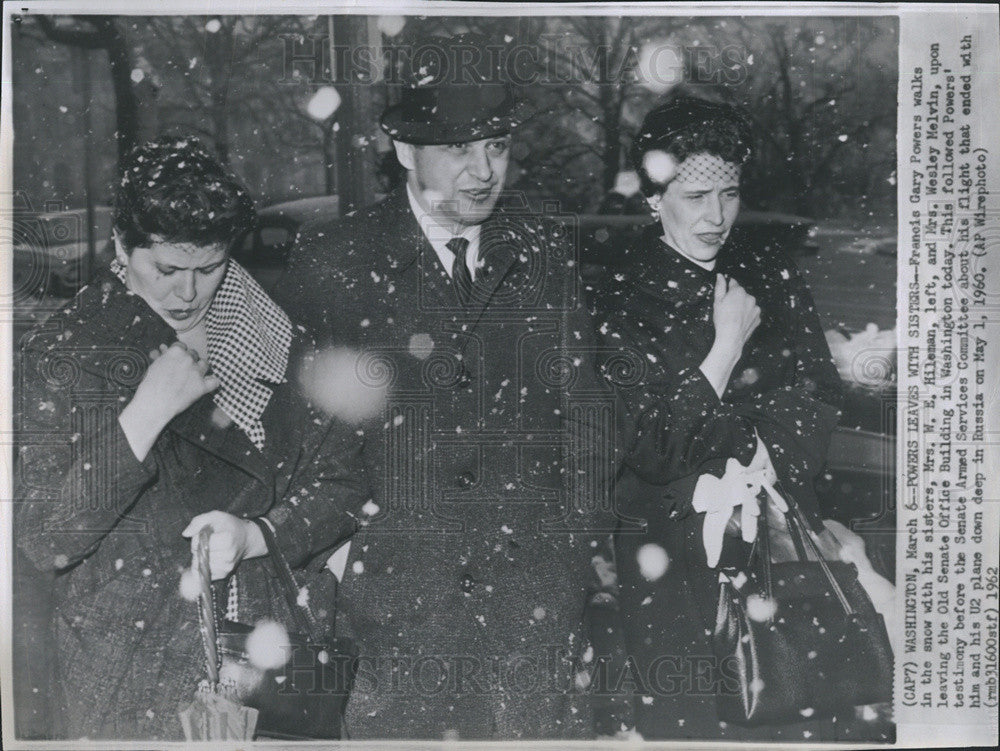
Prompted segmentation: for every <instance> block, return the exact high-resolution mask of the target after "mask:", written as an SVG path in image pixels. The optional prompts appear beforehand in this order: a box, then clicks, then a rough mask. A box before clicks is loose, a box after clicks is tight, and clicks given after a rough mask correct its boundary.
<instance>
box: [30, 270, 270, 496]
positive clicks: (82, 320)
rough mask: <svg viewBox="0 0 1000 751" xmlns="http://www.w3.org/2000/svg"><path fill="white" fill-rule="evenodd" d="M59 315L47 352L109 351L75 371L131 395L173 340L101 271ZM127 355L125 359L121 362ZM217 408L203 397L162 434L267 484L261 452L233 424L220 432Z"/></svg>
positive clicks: (146, 307)
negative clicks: (154, 358)
mask: <svg viewBox="0 0 1000 751" xmlns="http://www.w3.org/2000/svg"><path fill="white" fill-rule="evenodd" d="M59 315H60V316H61V319H62V323H63V324H64V325H63V328H62V331H61V332H60V333H59V334H57V335H56V336H55V337H54V341H53V340H52V338H51V337H46V343H47V347H46V349H47V350H48V351H49V352H53V353H55V352H57V351H59V350H62V351H78V352H86V351H88V350H89V351H93V352H113V353H114V354H113V355H109V356H105V357H78V358H74V362H79V364H80V369H81V370H83V371H85V372H87V373H88V374H90V375H92V376H95V377H97V378H100V379H102V380H105V381H108V380H110V381H111V383H112V384H114V386H115V387H117V388H119V389H122V390H123V391H125V392H127V393H128V394H129V395H130V396H131V395H133V394H134V393H135V388H136V387H137V386H138V384H139V383H140V382H141V381H142V379H143V377H144V376H145V374H146V370H147V369H148V368H149V365H150V363H151V360H150V359H149V352H151V351H153V350H156V349H157V348H158V347H159V346H160V345H161V344H166V345H167V346H170V345H171V344H173V343H174V342H175V341H177V334H176V333H175V332H174V330H173V328H171V327H170V326H169V325H168V324H167V323H166V321H164V320H163V319H162V318H160V316H158V315H157V314H156V313H155V312H154V311H153V310H152V308H150V307H149V305H147V304H146V302H145V301H144V300H143V299H142V298H141V297H140V296H139V295H134V294H131V293H130V292H128V290H127V289H126V288H125V285H123V284H122V283H121V281H120V280H119V279H118V278H117V277H116V276H115V275H114V274H113V273H112V272H111V271H110V270H109V269H100V270H99V271H98V272H97V273H96V275H95V277H94V279H93V281H92V282H91V283H90V284H89V285H87V286H86V287H85V288H84V289H83V290H81V291H80V293H79V294H78V295H77V296H76V297H75V298H74V299H73V300H72V301H71V302H70V303H69V305H67V306H66V307H65V308H63V310H62V311H61V313H60V314H59ZM49 342H51V343H49ZM126 351H127V352H128V355H127V356H126V357H125V358H121V353H123V352H126ZM116 357H117V358H119V359H118V360H115V358H116ZM125 365H127V367H124V366H125ZM217 409H218V408H217V407H216V405H215V403H214V401H213V400H212V397H211V395H206V396H204V397H202V398H201V399H199V400H198V401H197V402H195V404H193V405H192V406H191V407H189V408H188V409H187V410H185V411H184V412H183V413H181V414H180V415H178V416H177V417H175V418H174V419H173V420H171V421H170V423H169V424H168V425H167V427H166V430H168V431H170V432H172V433H174V434H176V435H177V436H178V437H180V438H183V439H184V440H186V441H189V442H191V443H194V444H196V445H198V446H200V447H201V448H203V449H204V450H206V451H208V452H210V453H212V454H215V455H216V456H218V457H219V458H221V459H223V460H225V461H227V462H229V463H230V464H235V465H236V466H238V467H240V468H241V469H243V470H244V471H245V472H247V474H249V475H251V476H252V477H254V478H256V479H258V480H260V481H261V482H265V483H266V480H265V478H264V476H263V475H262V474H261V472H260V466H261V463H262V462H261V454H260V452H259V451H257V448H256V447H255V446H254V445H253V443H251V442H250V440H249V439H248V438H247V437H246V434H245V433H244V432H243V431H242V430H241V429H240V428H239V427H237V426H236V425H235V424H230V425H229V426H228V427H225V428H222V427H220V426H219V425H220V420H219V417H218V415H217V414H216V412H217ZM227 419H228V418H227Z"/></svg>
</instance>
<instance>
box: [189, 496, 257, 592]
mask: <svg viewBox="0 0 1000 751" xmlns="http://www.w3.org/2000/svg"><path fill="white" fill-rule="evenodd" d="M205 526H208V527H211V528H212V534H211V536H210V537H209V538H208V563H209V569H210V571H211V576H212V580H213V581H215V580H217V579H225V578H226V577H227V576H229V574H230V573H232V571H233V569H235V568H236V567H237V566H238V565H239V564H240V561H242V560H243V559H244V558H257V557H260V556H263V555H267V543H266V542H265V541H264V535H263V533H261V531H260V527H258V526H257V525H256V524H255V523H254V522H252V521H250V520H249V519H241V518H240V517H238V516H233V515H232V514H227V513H226V512H225V511H208V512H206V513H204V514H198V515H197V516H196V517H194V518H193V519H192V520H191V521H190V523H188V525H187V527H186V528H185V529H184V531H183V532H181V535H182V536H183V537H190V538H191V553H192V555H193V554H194V548H195V540H197V539H198V532H200V531H201V528H202V527H205Z"/></svg>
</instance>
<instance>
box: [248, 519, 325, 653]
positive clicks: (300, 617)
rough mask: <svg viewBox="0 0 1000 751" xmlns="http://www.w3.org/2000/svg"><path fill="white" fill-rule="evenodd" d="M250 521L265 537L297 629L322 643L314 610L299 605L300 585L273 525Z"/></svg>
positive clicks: (262, 521)
mask: <svg viewBox="0 0 1000 751" xmlns="http://www.w3.org/2000/svg"><path fill="white" fill-rule="evenodd" d="M250 521H252V522H253V523H254V524H256V525H257V527H258V528H259V529H260V531H261V534H262V535H263V536H264V543H265V544H266V545H267V552H268V555H269V556H270V557H271V562H272V563H273V564H274V569H275V571H276V572H277V574H278V581H279V582H280V584H281V591H282V594H284V595H285V601H286V602H287V603H288V609H289V610H290V611H291V613H292V618H294V619H295V620H296V623H297V628H298V629H299V630H300V631H301V632H302V633H303V634H304V635H305V636H307V637H308V638H309V640H310V641H311V642H313V643H314V644H318V643H320V640H321V639H322V636H323V629H322V628H321V627H320V625H319V620H318V619H317V618H316V616H315V614H314V613H313V612H312V608H310V607H309V603H308V602H304V603H302V604H301V605H300V604H299V585H298V584H297V583H296V581H295V577H294V576H293V575H292V569H291V567H290V566H289V565H288V561H287V560H285V556H284V554H282V552H281V549H280V548H279V547H278V541H277V540H276V539H275V537H274V530H272V529H271V525H270V524H268V523H267V522H266V521H265V520H264V519H263V518H259V517H258V518H254V519H251V520H250ZM331 576H333V574H331ZM333 578H334V581H335V587H334V607H336V599H337V596H338V592H337V589H339V586H337V585H336V578H337V577H336V576H334V577H333ZM333 613H334V617H336V609H334V610H333Z"/></svg>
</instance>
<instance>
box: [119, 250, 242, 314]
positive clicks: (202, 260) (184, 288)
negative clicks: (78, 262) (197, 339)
mask: <svg viewBox="0 0 1000 751" xmlns="http://www.w3.org/2000/svg"><path fill="white" fill-rule="evenodd" d="M116 251H117V256H118V260H119V261H120V262H121V263H123V264H124V265H125V266H126V268H127V270H128V276H127V286H128V288H129V290H131V291H132V292H133V293H135V294H137V295H139V297H141V298H142V299H143V300H145V301H146V303H148V305H149V307H151V308H152V309H153V310H155V311H156V313H157V314H158V315H159V316H160V318H162V319H163V320H164V321H166V322H167V323H168V324H170V326H171V327H173V329H174V330H175V331H177V332H184V331H190V330H191V329H193V328H194V327H196V326H197V325H198V324H200V323H201V322H202V321H203V320H204V319H205V316H206V314H207V313H208V308H209V306H210V305H211V304H212V299H213V298H214V297H215V293H216V291H217V290H218V289H219V285H220V284H222V278H223V277H224V276H225V274H226V264H227V262H228V261H229V254H228V252H227V251H226V247H225V246H224V245H189V244H187V243H169V242H162V241H161V240H159V239H158V238H156V237H155V236H154V237H153V242H151V243H150V245H149V247H146V248H133V250H132V254H131V255H127V254H126V253H125V250H124V248H122V246H121V244H120V243H119V242H117V240H116Z"/></svg>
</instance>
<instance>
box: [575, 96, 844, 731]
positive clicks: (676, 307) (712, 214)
mask: <svg viewBox="0 0 1000 751" xmlns="http://www.w3.org/2000/svg"><path fill="white" fill-rule="evenodd" d="M752 150H753V147H752V133H751V130H750V126H749V121H748V118H747V117H746V116H745V115H744V114H743V113H742V111H741V110H739V109H737V108H735V107H732V106H729V105H726V104H720V103H716V102H710V101H706V100H704V99H700V98H694V97H690V96H677V97H674V98H673V99H671V100H670V101H668V102H667V103H665V104H663V105H662V106H659V107H657V108H656V109H654V110H653V111H651V112H650V113H649V114H648V116H647V117H646V118H645V121H644V122H643V124H642V126H641V128H640V131H639V135H638V137H637V138H636V140H635V143H634V146H633V152H632V156H633V159H634V161H635V165H636V169H637V170H638V172H639V175H640V178H641V182H642V190H643V193H644V194H645V196H646V199H647V201H648V203H649V206H650V208H651V209H652V211H653V212H654V214H655V215H656V217H657V219H658V221H657V222H656V223H655V224H653V225H651V226H650V227H649V228H648V229H647V231H646V232H645V234H644V235H643V236H642V238H641V240H640V241H639V242H638V244H637V245H636V246H635V247H632V248H631V249H629V250H628V252H627V255H626V261H625V264H624V266H623V267H622V268H620V269H618V271H619V272H620V273H617V274H615V276H614V278H613V279H612V280H609V282H608V284H607V285H605V286H603V287H602V288H601V289H600V290H599V292H598V293H597V294H595V296H594V301H593V313H594V316H595V321H594V322H595V325H596V326H597V328H598V330H599V332H600V334H601V335H602V336H603V338H604V341H605V343H606V344H607V345H609V346H613V347H624V348H628V349H630V350H631V351H632V353H633V356H634V357H635V358H636V360H637V362H641V366H640V372H641V375H637V376H636V377H634V378H631V379H630V380H628V381H627V382H625V383H623V382H621V381H619V382H618V383H616V384H615V385H616V390H617V391H618V393H619V394H620V395H621V397H622V402H623V405H624V407H625V411H626V412H627V417H626V420H625V422H627V425H626V435H627V436H628V438H627V439H626V445H625V449H626V452H625V453H626V459H625V466H624V469H623V472H622V475H621V477H620V479H619V482H618V487H617V496H618V499H619V500H618V505H619V508H620V509H622V510H623V511H624V512H625V513H627V514H629V515H631V516H635V517H639V518H644V519H645V520H646V524H645V527H644V529H643V531H641V532H639V533H629V532H626V531H622V532H620V533H619V534H618V536H617V541H616V552H617V559H618V570H619V575H620V578H621V583H622V593H621V605H622V612H623V617H624V620H625V624H626V626H625V630H626V638H627V641H628V648H629V654H630V655H632V657H633V658H634V660H635V663H634V668H635V670H636V672H635V673H634V676H633V677H635V678H637V683H638V689H637V694H638V695H639V697H640V699H639V700H638V701H636V704H635V708H636V720H637V730H638V731H639V732H640V733H641V734H642V735H643V736H644V737H646V738H682V737H683V738H720V737H725V738H743V737H746V738H749V737H757V738H775V737H782V738H802V737H803V736H802V733H803V732H808V733H811V734H814V736H815V737H816V738H819V737H820V735H815V734H816V733H817V732H819V731H817V729H816V728H815V727H812V728H807V729H806V730H803V728H802V727H799V726H784V727H765V728H761V729H758V730H756V731H754V730H748V729H745V728H739V727H735V726H728V727H727V726H726V724H725V723H720V722H719V720H718V717H717V714H716V711H715V692H716V688H717V686H716V685H715V681H716V679H717V678H718V674H717V673H715V672H714V669H713V664H714V657H713V650H712V643H711V633H712V628H713V626H714V624H715V616H716V605H717V602H718V568H719V567H721V566H725V565H738V564H740V563H743V562H745V561H746V558H747V554H748V552H749V548H750V541H752V540H753V539H754V536H755V530H756V521H757V516H758V514H759V513H762V511H761V510H760V508H759V507H758V505H757V501H756V500H755V495H756V492H755V491H753V492H749V493H745V492H744V493H736V492H733V493H730V492H728V491H727V492H719V489H720V488H721V487H723V486H725V487H738V486H739V485H740V483H741V482H742V486H743V487H744V488H745V487H746V485H747V482H743V480H748V481H750V482H751V483H753V482H756V486H755V488H756V490H760V489H761V484H760V482H759V481H760V480H761V479H766V480H767V481H768V482H774V481H775V480H779V481H780V483H779V484H780V486H781V487H782V489H783V490H784V492H785V493H786V494H787V496H788V501H789V502H790V503H795V504H798V505H799V506H800V508H802V510H803V511H804V512H805V514H806V516H807V518H808V519H809V521H810V523H811V524H812V526H813V531H814V532H815V533H816V535H817V540H818V541H819V543H820V546H821V548H822V549H823V550H824V551H825V553H826V554H827V555H832V556H834V557H835V556H836V555H837V552H838V550H839V545H838V543H837V541H836V539H835V538H833V537H832V535H831V533H830V532H829V531H826V530H825V529H824V526H823V524H822V522H821V521H820V516H819V509H818V504H817V498H816V493H815V491H814V489H813V481H814V479H815V477H816V474H817V473H818V472H819V471H820V468H821V467H822V466H823V463H824V460H825V457H826V452H827V447H828V442H829V439H830V435H831V432H832V431H833V429H834V427H835V426H836V424H837V419H838V416H839V411H838V404H839V403H840V388H841V385H840V381H839V378H838V376H837V370H836V368H835V367H834V365H833V363H832V361H831V358H830V352H829V349H828V348H827V344H826V341H825V338H824V335H823V330H822V328H821V327H820V322H819V319H818V317H817V315H816V311H815V309H814V307H813V302H812V297H811V295H810V293H809V290H808V289H807V287H806V285H805V283H804V282H803V280H802V278H801V277H800V276H799V273H798V271H797V270H796V268H795V266H794V264H793V263H792V262H791V260H790V259H789V258H787V257H786V256H785V255H784V254H783V253H782V252H780V251H779V250H777V249H775V248H769V247H758V246H751V245H749V244H747V243H746V242H743V241H741V240H740V239H739V238H738V237H737V236H736V233H731V230H732V229H733V224H734V222H735V220H736V216H737V214H738V212H739V209H740V181H741V177H742V170H743V167H744V165H745V164H746V162H747V161H748V159H749V158H750V156H751V153H752ZM633 375H635V374H633ZM611 380H612V381H614V380H615V379H614V378H613V377H611ZM778 518H779V519H780V516H779V517H778ZM772 526H773V525H772ZM813 724H814V725H815V724H816V723H813ZM825 727H826V728H827V729H829V728H830V727H832V726H831V725H829V724H827V725H826V726H825ZM806 737H809V736H806Z"/></svg>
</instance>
